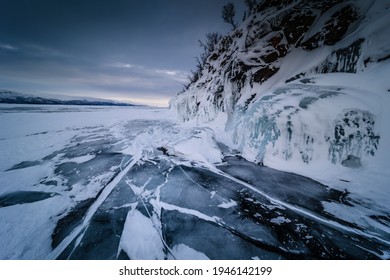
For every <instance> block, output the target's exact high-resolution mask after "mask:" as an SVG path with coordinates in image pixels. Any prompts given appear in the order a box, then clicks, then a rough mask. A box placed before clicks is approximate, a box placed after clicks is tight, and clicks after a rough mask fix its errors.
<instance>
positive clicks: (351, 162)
mask: <svg viewBox="0 0 390 280" xmlns="http://www.w3.org/2000/svg"><path fill="white" fill-rule="evenodd" d="M341 164H342V165H343V166H345V167H351V168H358V167H360V166H362V163H361V162H360V158H359V157H357V156H353V155H348V157H347V158H346V159H345V160H343V161H342V162H341Z"/></svg>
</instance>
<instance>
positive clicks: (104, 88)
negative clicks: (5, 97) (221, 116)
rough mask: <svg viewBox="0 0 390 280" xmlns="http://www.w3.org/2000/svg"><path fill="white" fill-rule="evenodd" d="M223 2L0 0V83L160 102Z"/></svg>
mask: <svg viewBox="0 0 390 280" xmlns="http://www.w3.org/2000/svg"><path fill="white" fill-rule="evenodd" d="M227 2H229V1H228V0H194V1H189V0H111V1H108V0H94V1H87V0H84V1H82V0H66V1H65V0H34V1H32V0H0V89H8V90H16V91H21V92H25V93H46V94H47V93H50V94H62V95H76V96H93V97H100V98H101V97H103V98H110V99H122V100H128V101H130V100H131V101H134V102H138V103H143V104H145V103H147V104H153V105H167V101H168V100H169V99H170V98H171V97H172V96H174V95H175V94H176V93H177V92H178V91H179V90H180V89H181V88H182V84H183V83H184V82H185V80H186V75H187V74H188V72H189V71H190V70H191V69H193V68H194V65H195V59H194V57H195V56H197V55H198V54H199V53H200V51H201V50H200V48H199V46H198V39H203V38H204V36H205V34H206V33H207V32H214V31H219V32H221V33H223V34H226V33H227V32H228V31H229V29H230V26H229V25H228V24H226V23H224V22H223V20H222V18H221V9H222V6H223V5H224V4H226V3H227ZM230 2H234V3H235V4H236V5H237V7H238V9H240V5H241V6H242V2H243V1H242V0H233V1H232V0H230ZM241 8H242V7H241ZM239 17H242V15H241V14H239Z"/></svg>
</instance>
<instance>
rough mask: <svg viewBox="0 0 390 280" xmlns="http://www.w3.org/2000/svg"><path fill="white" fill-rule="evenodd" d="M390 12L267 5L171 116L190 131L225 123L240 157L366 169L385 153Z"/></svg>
mask: <svg viewBox="0 0 390 280" xmlns="http://www.w3.org/2000/svg"><path fill="white" fill-rule="evenodd" d="M389 7H390V3H389V2H388V1H360V0H359V1H342V0H316V1H313V0H300V1H295V0H272V1H261V3H260V4H258V5H257V6H255V7H254V9H253V10H252V11H251V14H250V16H249V17H248V18H247V19H246V20H245V21H244V22H243V23H242V24H241V25H240V26H239V27H238V28H237V29H235V30H234V31H232V32H231V33H230V34H229V35H227V36H225V37H224V38H223V39H222V40H221V41H220V42H219V44H218V45H217V46H216V49H215V51H214V52H212V53H211V54H210V56H209V57H208V59H207V62H206V65H205V67H204V69H203V72H202V75H201V77H200V78H199V79H198V80H197V81H196V82H194V83H192V84H191V85H190V86H189V88H188V89H187V90H186V91H185V92H184V93H181V94H178V95H177V96H175V97H174V98H173V99H172V100H171V102H170V106H171V108H172V109H173V110H175V111H176V112H177V117H178V119H179V120H180V121H182V122H186V121H196V122H198V123H209V124H210V126H212V124H213V123H215V121H216V119H221V118H219V116H224V117H225V120H226V123H225V130H226V131H227V132H228V133H229V135H230V136H231V138H232V143H233V144H234V146H235V148H236V149H238V150H239V151H240V152H242V154H243V156H244V157H246V158H247V159H249V160H252V161H255V162H256V161H257V162H263V161H267V160H273V159H279V160H280V159H281V160H285V161H288V160H291V159H293V160H294V161H299V162H303V163H310V162H312V161H328V162H331V163H333V164H343V165H345V166H349V167H351V166H352V167H354V166H355V167H357V166H359V165H360V161H361V160H362V159H364V158H370V157H371V156H373V155H375V153H376V152H377V149H378V147H379V146H380V145H381V131H380V129H379V128H378V126H377V122H378V121H379V122H381V120H382V119H383V114H381V112H383V108H384V106H386V105H384V103H383V102H384V101H383V98H385V99H386V100H388V98H387V97H388V96H389V91H390V82H389V81H388V79H387V78H386V74H388V73H390V67H389V64H390V63H389V62H390V37H389V36H388V31H389V30H388V26H390V16H389V15H390V10H389ZM386 102H387V101H386Z"/></svg>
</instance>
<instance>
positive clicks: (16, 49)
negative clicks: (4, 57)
mask: <svg viewBox="0 0 390 280" xmlns="http://www.w3.org/2000/svg"><path fill="white" fill-rule="evenodd" d="M0 49H3V50H6V51H18V50H19V49H18V48H17V47H14V46H11V45H8V44H0Z"/></svg>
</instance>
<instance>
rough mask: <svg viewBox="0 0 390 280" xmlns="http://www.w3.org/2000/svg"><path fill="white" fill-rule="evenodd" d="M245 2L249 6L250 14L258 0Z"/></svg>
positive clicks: (246, 0)
mask: <svg viewBox="0 0 390 280" xmlns="http://www.w3.org/2000/svg"><path fill="white" fill-rule="evenodd" d="M244 2H245V5H246V6H247V8H248V15H250V14H251V12H252V9H253V7H254V6H255V5H256V4H257V1H256V0H245V1H244Z"/></svg>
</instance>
